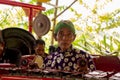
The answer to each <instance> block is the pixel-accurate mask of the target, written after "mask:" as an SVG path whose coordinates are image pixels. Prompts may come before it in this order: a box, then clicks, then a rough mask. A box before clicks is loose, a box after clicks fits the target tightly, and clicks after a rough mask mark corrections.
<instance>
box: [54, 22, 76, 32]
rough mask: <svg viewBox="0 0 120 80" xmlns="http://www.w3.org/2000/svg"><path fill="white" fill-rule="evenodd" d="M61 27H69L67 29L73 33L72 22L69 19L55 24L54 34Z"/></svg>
mask: <svg viewBox="0 0 120 80" xmlns="http://www.w3.org/2000/svg"><path fill="white" fill-rule="evenodd" d="M63 27H67V28H69V29H70V30H71V31H72V32H73V34H75V28H74V25H73V23H72V22H71V21H69V20H62V21H60V22H58V23H57V25H56V27H55V29H54V34H57V33H58V31H59V30H60V29H61V28H63Z"/></svg>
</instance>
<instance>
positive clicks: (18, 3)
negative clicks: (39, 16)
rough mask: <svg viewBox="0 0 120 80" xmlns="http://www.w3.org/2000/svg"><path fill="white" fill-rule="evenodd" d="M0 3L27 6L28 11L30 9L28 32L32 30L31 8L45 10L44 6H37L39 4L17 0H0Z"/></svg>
mask: <svg viewBox="0 0 120 80" xmlns="http://www.w3.org/2000/svg"><path fill="white" fill-rule="evenodd" d="M0 4H6V5H12V6H19V7H25V8H28V9H29V11H30V14H29V32H32V19H33V9H36V10H45V8H44V7H42V6H39V5H32V4H27V3H22V2H17V1H11V0H0Z"/></svg>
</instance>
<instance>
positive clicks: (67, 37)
mask: <svg viewBox="0 0 120 80" xmlns="http://www.w3.org/2000/svg"><path fill="white" fill-rule="evenodd" d="M75 37H76V35H75V34H73V32H72V31H71V30H70V29H69V28H66V27H63V28H61V29H60V30H59V31H58V33H57V34H56V35H55V40H56V41H58V45H59V47H60V48H61V49H62V50H63V51H64V50H66V49H68V48H70V46H71V44H72V42H73V41H74V39H75Z"/></svg>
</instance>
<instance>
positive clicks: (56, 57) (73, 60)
mask: <svg viewBox="0 0 120 80" xmlns="http://www.w3.org/2000/svg"><path fill="white" fill-rule="evenodd" d="M81 59H84V60H86V61H87V66H88V69H89V71H93V70H95V66H94V63H93V60H92V58H91V56H90V55H89V54H88V53H86V52H84V51H82V50H78V49H74V48H72V47H71V48H70V49H68V50H66V51H64V52H62V51H61V49H60V48H59V47H58V48H57V49H56V51H55V52H54V53H51V54H50V55H49V56H47V57H46V59H45V61H44V64H45V66H44V67H45V68H46V69H57V70H61V71H69V72H73V71H74V72H76V71H77V72H80V71H81V69H80V67H79V64H81V63H80V60H81Z"/></svg>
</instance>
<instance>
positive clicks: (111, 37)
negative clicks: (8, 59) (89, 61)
mask: <svg viewBox="0 0 120 80" xmlns="http://www.w3.org/2000/svg"><path fill="white" fill-rule="evenodd" d="M20 1H21V2H25V0H20ZM111 1H112V0H96V1H95V3H94V4H93V7H91V6H90V5H89V3H87V2H86V0H78V2H79V5H81V6H83V8H84V9H85V10H87V11H88V12H87V13H86V17H84V15H85V14H83V13H82V12H79V11H78V10H76V9H74V8H73V7H72V6H71V7H70V8H69V11H70V12H71V13H73V14H74V17H73V18H70V20H71V21H72V22H73V23H74V24H75V28H76V33H77V37H76V40H75V41H74V42H73V45H74V46H75V47H76V48H80V49H83V50H86V51H88V52H89V53H90V54H95V55H96V54H99V55H115V56H118V55H120V54H119V53H120V31H119V30H120V9H119V8H118V9H116V10H114V11H112V12H109V13H104V14H100V11H101V10H102V9H104V8H105V6H106V5H107V4H109V3H110V2H111ZM100 2H102V3H101V4H99V3H100ZM29 3H30V4H36V0H29ZM66 7H67V6H65V5H64V6H59V7H58V12H61V11H63V10H64V9H65V8H66ZM12 8H13V7H12ZM12 8H9V9H6V10H4V11H1V10H0V14H1V17H2V20H0V26H1V28H5V27H7V26H8V25H10V26H18V27H21V26H22V28H24V29H28V27H27V26H28V21H27V20H26V18H25V17H19V16H18V15H21V16H25V14H24V13H23V12H22V10H18V11H17V13H14V14H13V13H11V10H12ZM54 12H55V9H54V7H52V8H50V9H47V10H45V11H44V12H43V14H45V15H47V16H48V17H49V18H50V21H51V30H50V31H49V32H48V33H47V34H46V35H44V36H43V37H42V38H43V39H44V40H45V41H46V51H48V49H49V46H50V45H51V39H52V38H53V37H52V36H51V35H52V33H51V32H52V28H53V21H52V19H53V18H54ZM8 14H9V15H11V16H8ZM13 15H15V16H18V19H17V20H12V19H14V17H13ZM7 19H8V20H7ZM19 20H20V21H19ZM57 21H58V20H57ZM11 23H14V25H11ZM33 34H35V33H34V32H33ZM54 45H57V43H56V42H54Z"/></svg>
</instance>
